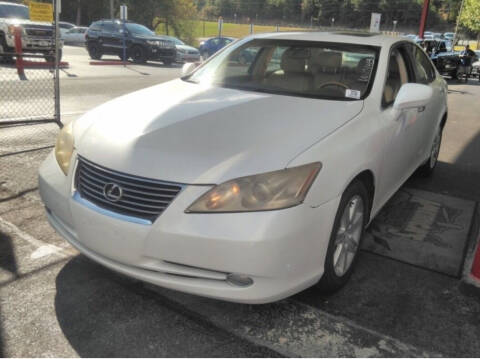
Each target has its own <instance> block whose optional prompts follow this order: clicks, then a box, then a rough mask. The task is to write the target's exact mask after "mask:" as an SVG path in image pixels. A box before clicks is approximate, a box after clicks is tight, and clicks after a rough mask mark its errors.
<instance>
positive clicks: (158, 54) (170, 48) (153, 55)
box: [86, 20, 177, 65]
mask: <svg viewBox="0 0 480 359" xmlns="http://www.w3.org/2000/svg"><path fill="white" fill-rule="evenodd" d="M124 39H125V44H126V45H125V47H126V56H127V58H132V59H133V61H134V62H136V63H145V62H147V61H149V60H159V61H162V62H163V63H164V64H165V65H170V64H172V63H173V62H174V61H175V59H176V56H177V51H176V49H175V44H174V42H173V41H170V40H166V39H164V38H162V37H161V36H158V35H156V34H155V33H154V32H153V31H151V30H150V29H148V28H146V27H145V26H143V25H140V24H136V23H133V22H129V21H127V22H125V23H123V22H122V21H120V20H100V21H96V22H94V23H92V25H90V27H89V28H88V31H87V35H86V44H87V50H88V53H89V54H90V57H91V58H92V59H95V60H99V59H101V57H102V56H103V55H106V54H108V55H117V56H119V57H120V58H123V49H124V46H123V41H124Z"/></svg>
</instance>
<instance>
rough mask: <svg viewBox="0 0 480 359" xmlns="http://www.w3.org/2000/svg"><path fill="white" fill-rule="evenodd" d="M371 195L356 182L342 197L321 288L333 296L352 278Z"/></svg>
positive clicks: (320, 283) (319, 285)
mask: <svg viewBox="0 0 480 359" xmlns="http://www.w3.org/2000/svg"><path fill="white" fill-rule="evenodd" d="M368 198H369V197H368V192H367V190H366V188H365V185H364V184H363V183H362V182H361V181H357V180H356V181H354V182H352V183H351V184H350V185H349V186H348V188H347V189H346V190H345V192H344V193H343V195H342V199H341V200H340V205H339V206H338V210H337V214H336V216H335V222H334V224H333V229H332V233H331V236H330V242H329V244H328V249H327V255H326V258H325V264H324V273H323V276H322V278H321V279H320V281H319V282H318V287H319V289H320V290H321V291H322V292H325V293H332V292H335V291H336V290H338V289H340V288H341V287H343V286H344V285H345V283H347V281H348V279H349V278H350V275H351V274H352V271H353V268H354V265H355V262H356V259H357V254H358V251H359V248H360V245H361V243H362V239H363V236H364V233H365V226H366V224H367V219H368V211H369V201H368Z"/></svg>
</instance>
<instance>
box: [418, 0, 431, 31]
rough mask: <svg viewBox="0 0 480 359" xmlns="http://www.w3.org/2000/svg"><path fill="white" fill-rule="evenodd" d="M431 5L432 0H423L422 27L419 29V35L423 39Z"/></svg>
mask: <svg viewBox="0 0 480 359" xmlns="http://www.w3.org/2000/svg"><path fill="white" fill-rule="evenodd" d="M429 6H430V0H424V1H423V9H422V17H421V19H420V29H418V37H420V38H421V39H423V33H424V32H425V26H426V25H427V17H428V7H429Z"/></svg>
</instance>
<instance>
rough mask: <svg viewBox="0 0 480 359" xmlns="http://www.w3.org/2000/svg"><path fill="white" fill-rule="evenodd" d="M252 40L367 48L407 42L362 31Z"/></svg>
mask: <svg viewBox="0 0 480 359" xmlns="http://www.w3.org/2000/svg"><path fill="white" fill-rule="evenodd" d="M251 38H257V39H279V40H299V41H318V42H338V43H346V44H359V45H367V46H379V47H390V46H391V45H392V44H394V43H396V42H400V41H406V39H405V38H404V37H401V36H390V35H384V34H380V33H373V32H360V31H358V32H357V31H332V32H323V31H305V32H272V33H265V34H258V35H252V36H251Z"/></svg>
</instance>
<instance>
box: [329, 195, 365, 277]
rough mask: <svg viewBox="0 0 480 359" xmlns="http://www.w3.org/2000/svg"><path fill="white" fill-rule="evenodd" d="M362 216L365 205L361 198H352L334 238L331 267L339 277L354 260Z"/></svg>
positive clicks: (358, 242)
mask: <svg viewBox="0 0 480 359" xmlns="http://www.w3.org/2000/svg"><path fill="white" fill-rule="evenodd" d="M364 215H365V205H364V202H363V200H362V197H360V196H359V195H355V196H353V197H352V198H351V199H350V201H349V202H348V204H347V205H346V206H345V209H344V211H343V214H342V217H341V219H340V226H339V228H338V231H337V234H336V237H335V250H334V252H333V267H334V270H335V274H336V275H337V276H339V277H342V276H343V275H345V273H347V272H348V270H349V269H350V267H351V266H352V263H353V260H354V259H355V256H356V254H357V251H358V247H359V245H360V239H361V236H362V231H363V223H364Z"/></svg>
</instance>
